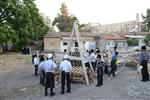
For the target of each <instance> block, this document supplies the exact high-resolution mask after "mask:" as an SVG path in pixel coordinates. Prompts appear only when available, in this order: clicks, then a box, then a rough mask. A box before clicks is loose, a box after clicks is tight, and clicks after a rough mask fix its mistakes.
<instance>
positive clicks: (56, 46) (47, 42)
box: [44, 37, 61, 51]
mask: <svg viewBox="0 0 150 100" xmlns="http://www.w3.org/2000/svg"><path fill="white" fill-rule="evenodd" d="M60 42H61V39H60V38H55V37H53V38H46V37H45V38H44V50H45V51H47V50H48V51H49V50H56V51H60V47H61V44H60Z"/></svg>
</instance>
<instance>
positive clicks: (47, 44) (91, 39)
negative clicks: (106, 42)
mask: <svg viewBox="0 0 150 100" xmlns="http://www.w3.org/2000/svg"><path fill="white" fill-rule="evenodd" d="M80 34H81V37H82V39H83V42H84V46H85V48H86V49H87V50H90V49H95V48H96V41H95V37H96V36H97V35H96V34H93V33H87V32H81V33H80ZM70 35H71V32H51V33H49V34H47V35H46V36H45V37H44V50H45V51H50V50H55V51H58V52H64V50H65V49H67V46H68V44H69V40H70ZM75 38H76V37H74V39H73V40H74V43H73V46H72V48H71V50H72V51H74V50H75V48H77V47H78V43H77V41H76V39H75Z"/></svg>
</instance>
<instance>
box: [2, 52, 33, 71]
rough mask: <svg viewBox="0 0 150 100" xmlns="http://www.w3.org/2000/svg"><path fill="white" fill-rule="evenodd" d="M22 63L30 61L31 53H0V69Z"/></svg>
mask: <svg viewBox="0 0 150 100" xmlns="http://www.w3.org/2000/svg"><path fill="white" fill-rule="evenodd" d="M23 63H31V55H22V54H17V53H11V54H2V55H0V70H7V69H13V68H15V67H17V66H16V65H19V64H23Z"/></svg>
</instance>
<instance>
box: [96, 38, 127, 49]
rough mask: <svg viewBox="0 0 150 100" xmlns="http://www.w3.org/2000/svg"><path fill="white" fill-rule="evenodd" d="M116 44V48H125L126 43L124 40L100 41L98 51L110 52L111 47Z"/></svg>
mask: <svg viewBox="0 0 150 100" xmlns="http://www.w3.org/2000/svg"><path fill="white" fill-rule="evenodd" d="M115 44H117V45H118V46H117V47H118V48H125V47H127V41H126V40H105V39H103V40H100V45H99V49H100V50H101V51H106V50H108V51H112V50H113V47H114V46H115Z"/></svg>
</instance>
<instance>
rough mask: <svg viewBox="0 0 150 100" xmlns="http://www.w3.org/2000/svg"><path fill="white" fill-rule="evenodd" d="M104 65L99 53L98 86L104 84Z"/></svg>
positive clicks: (97, 66)
mask: <svg viewBox="0 0 150 100" xmlns="http://www.w3.org/2000/svg"><path fill="white" fill-rule="evenodd" d="M103 67H104V62H103V61H102V60H101V55H97V61H96V68H97V85H96V86H97V87H100V86H101V85H103Z"/></svg>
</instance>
